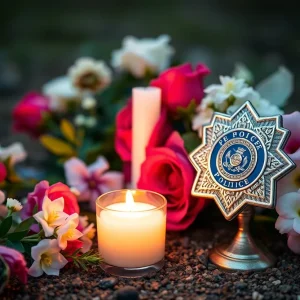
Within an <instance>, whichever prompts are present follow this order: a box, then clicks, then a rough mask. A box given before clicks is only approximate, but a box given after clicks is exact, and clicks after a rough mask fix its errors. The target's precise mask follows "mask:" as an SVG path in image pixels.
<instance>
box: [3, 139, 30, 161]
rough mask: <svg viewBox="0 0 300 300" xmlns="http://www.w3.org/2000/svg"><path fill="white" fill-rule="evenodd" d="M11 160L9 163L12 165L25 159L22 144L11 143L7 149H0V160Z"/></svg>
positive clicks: (25, 153) (25, 155)
mask: <svg viewBox="0 0 300 300" xmlns="http://www.w3.org/2000/svg"><path fill="white" fill-rule="evenodd" d="M9 157H10V158H11V163H12V164H13V165H14V164H16V163H18V162H21V161H23V160H25V159H26V157H27V152H26V151H25V149H24V146H23V144H22V143H18V142H17V143H13V144H11V145H10V146H8V147H0V160H2V161H3V160H6V159H7V158H9Z"/></svg>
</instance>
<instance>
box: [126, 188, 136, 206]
mask: <svg viewBox="0 0 300 300" xmlns="http://www.w3.org/2000/svg"><path fill="white" fill-rule="evenodd" d="M126 206H127V207H128V210H133V207H134V198H133V195H132V192H131V191H130V190H128V191H127V192H126Z"/></svg>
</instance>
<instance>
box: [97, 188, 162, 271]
mask: <svg viewBox="0 0 300 300" xmlns="http://www.w3.org/2000/svg"><path fill="white" fill-rule="evenodd" d="M133 197H134V198H135V199H134V198H133ZM125 200H126V201H125ZM96 204H97V205H96V206H97V232H98V246H99V252H100V254H101V256H102V257H103V259H104V263H105V264H108V265H110V266H115V267H119V268H144V267H147V266H151V265H155V264H156V263H158V262H161V261H163V258H164V253H165V235H166V200H165V198H164V197H163V196H161V195H159V194H157V193H154V192H150V191H142V190H120V191H115V192H110V193H107V194H104V195H102V196H101V197H99V198H98V199H97V202H96ZM106 270H107V269H106Z"/></svg>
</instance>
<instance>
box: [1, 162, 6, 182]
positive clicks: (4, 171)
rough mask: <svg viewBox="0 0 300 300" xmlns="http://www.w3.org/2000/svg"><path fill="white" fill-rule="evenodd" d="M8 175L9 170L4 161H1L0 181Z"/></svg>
mask: <svg viewBox="0 0 300 300" xmlns="http://www.w3.org/2000/svg"><path fill="white" fill-rule="evenodd" d="M6 176H7V170H6V167H5V165H4V163H2V162H0V183H1V182H3V181H4V180H5V178H6Z"/></svg>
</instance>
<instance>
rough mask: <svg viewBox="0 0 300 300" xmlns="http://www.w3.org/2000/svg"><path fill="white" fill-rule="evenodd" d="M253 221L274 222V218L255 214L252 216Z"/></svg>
mask: <svg viewBox="0 0 300 300" xmlns="http://www.w3.org/2000/svg"><path fill="white" fill-rule="evenodd" d="M254 221H255V222H272V223H275V221H276V219H275V218H273V217H270V216H264V215H255V216H254Z"/></svg>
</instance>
